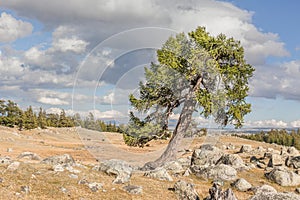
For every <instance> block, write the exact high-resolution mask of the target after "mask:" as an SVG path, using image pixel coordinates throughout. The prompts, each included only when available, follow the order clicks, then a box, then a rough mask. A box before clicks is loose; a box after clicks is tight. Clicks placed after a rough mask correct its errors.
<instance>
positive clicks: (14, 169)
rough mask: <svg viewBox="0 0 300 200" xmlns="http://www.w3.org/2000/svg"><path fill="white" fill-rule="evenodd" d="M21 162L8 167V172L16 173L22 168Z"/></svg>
mask: <svg viewBox="0 0 300 200" xmlns="http://www.w3.org/2000/svg"><path fill="white" fill-rule="evenodd" d="M20 164H21V163H20V162H18V161H14V162H12V163H11V164H10V165H8V167H7V170H8V171H16V170H17V169H18V168H19V167H20Z"/></svg>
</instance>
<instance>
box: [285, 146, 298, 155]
mask: <svg viewBox="0 0 300 200" xmlns="http://www.w3.org/2000/svg"><path fill="white" fill-rule="evenodd" d="M287 152H288V153H289V154H290V155H292V156H299V151H298V150H297V149H296V148H295V147H289V148H288V149H287Z"/></svg>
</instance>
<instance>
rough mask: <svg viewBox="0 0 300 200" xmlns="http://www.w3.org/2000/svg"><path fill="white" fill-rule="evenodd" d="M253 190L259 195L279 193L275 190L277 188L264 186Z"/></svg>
mask: <svg viewBox="0 0 300 200" xmlns="http://www.w3.org/2000/svg"><path fill="white" fill-rule="evenodd" d="M252 190H253V191H254V194H259V193H268V192H273V193H276V192H277V191H276V190H275V188H273V187H272V186H270V185H262V186H260V187H254V188H252Z"/></svg>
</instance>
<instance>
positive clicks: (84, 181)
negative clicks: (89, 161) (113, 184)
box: [78, 178, 89, 185]
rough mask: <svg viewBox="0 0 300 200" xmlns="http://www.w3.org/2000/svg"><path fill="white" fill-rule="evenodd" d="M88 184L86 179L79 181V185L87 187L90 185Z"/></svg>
mask: <svg viewBox="0 0 300 200" xmlns="http://www.w3.org/2000/svg"><path fill="white" fill-rule="evenodd" d="M88 183H89V182H88V181H87V180H86V179H85V178H84V179H81V180H79V181H78V184H79V185H85V184H88Z"/></svg>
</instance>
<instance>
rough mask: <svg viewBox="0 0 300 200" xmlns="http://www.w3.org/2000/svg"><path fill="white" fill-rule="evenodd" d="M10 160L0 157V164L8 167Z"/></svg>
mask: <svg viewBox="0 0 300 200" xmlns="http://www.w3.org/2000/svg"><path fill="white" fill-rule="evenodd" d="M11 162H12V161H11V159H10V157H8V156H5V157H0V164H5V165H9V164H10V163H11Z"/></svg>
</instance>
